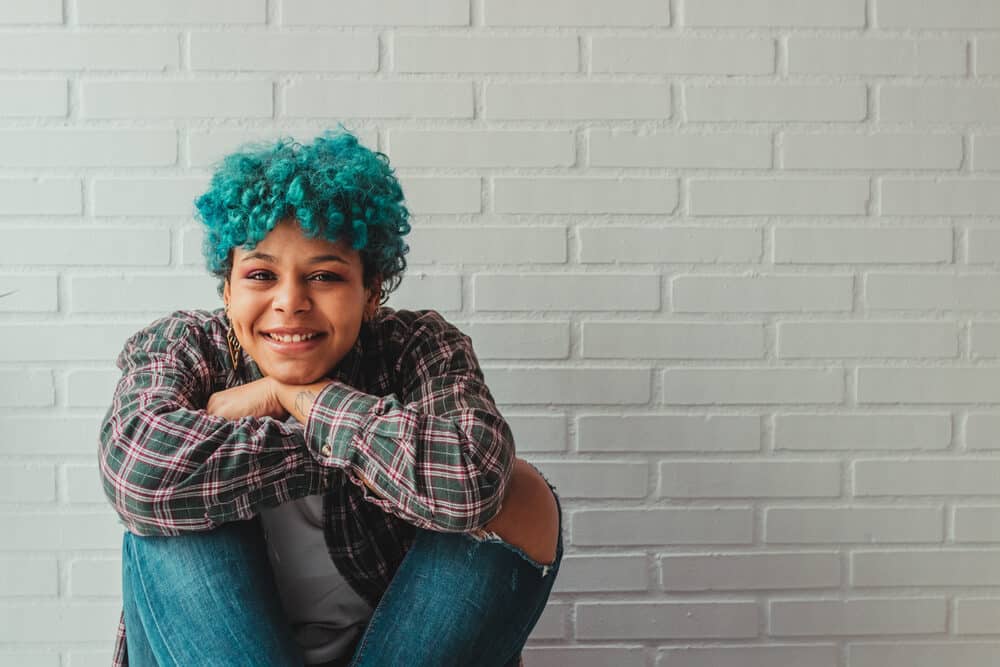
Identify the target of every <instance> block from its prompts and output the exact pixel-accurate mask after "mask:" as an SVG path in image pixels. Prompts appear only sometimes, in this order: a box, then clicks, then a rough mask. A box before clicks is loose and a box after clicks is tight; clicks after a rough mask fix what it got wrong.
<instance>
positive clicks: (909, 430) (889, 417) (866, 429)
mask: <svg viewBox="0 0 1000 667" xmlns="http://www.w3.org/2000/svg"><path fill="white" fill-rule="evenodd" d="M950 445H951V415H950V414H949V413H939V414H924V413H921V414H912V413H898V414H837V415H829V414H818V413H817V414H791V415H789V414H785V415H776V416H775V418H774V448H775V449H790V450H803V451H829V450H837V451H846V450H852V449H885V450H893V451H899V450H909V449H917V450H919V449H926V450H935V449H947V448H948V447H949V446H950Z"/></svg>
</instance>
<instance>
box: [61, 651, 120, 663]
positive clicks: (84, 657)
mask: <svg viewBox="0 0 1000 667" xmlns="http://www.w3.org/2000/svg"><path fill="white" fill-rule="evenodd" d="M112 660H113V656H112V649H111V648H107V649H105V650H102V651H86V650H82V649H81V650H74V651H69V667H104V666H105V665H107V664H110V663H111V662H112Z"/></svg>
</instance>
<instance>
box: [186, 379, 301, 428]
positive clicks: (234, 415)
mask: <svg viewBox="0 0 1000 667" xmlns="http://www.w3.org/2000/svg"><path fill="white" fill-rule="evenodd" d="M205 411H206V412H208V414H210V415H215V416H217V417H224V418H226V419H230V420H233V421H236V420H238V419H241V418H243V417H274V418H275V419H282V420H284V419H287V418H288V411H287V410H285V408H284V407H283V406H282V405H281V401H279V400H278V382H277V381H276V380H274V379H272V378H271V377H269V376H265V377H262V378H261V379H259V380H254V381H253V382H249V383H247V384H243V385H240V386H239V387H233V388H232V389H226V390H225V391H217V392H215V393H214V394H212V395H211V396H209V397H208V405H207V406H205Z"/></svg>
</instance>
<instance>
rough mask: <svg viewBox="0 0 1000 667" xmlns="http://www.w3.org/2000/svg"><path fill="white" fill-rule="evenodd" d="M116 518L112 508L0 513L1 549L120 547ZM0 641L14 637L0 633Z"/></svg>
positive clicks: (46, 549) (5, 625) (0, 626)
mask: <svg viewBox="0 0 1000 667" xmlns="http://www.w3.org/2000/svg"><path fill="white" fill-rule="evenodd" d="M116 519H117V517H115V515H114V514H113V513H112V512H111V510H106V511H104V512H101V513H100V514H95V513H90V514H81V513H79V512H75V513H73V514H67V513H60V514H53V513H44V514H43V513H36V512H32V513H30V514H26V513H24V512H20V513H18V514H8V513H4V514H0V528H3V534H4V537H5V539H4V541H3V542H0V552H6V551H12V552H13V551H68V550H73V551H78V550H85V549H120V548H121V540H122V528H121V526H120V525H118V523H117V521H116ZM2 615H3V612H0V616H2ZM115 618H116V619H117V616H116V617H115ZM116 622H117V621H116ZM3 627H8V628H9V625H8V624H7V623H5V622H2V621H0V628H3ZM111 627H114V626H111ZM0 633H2V630H0ZM49 639H52V637H51V636H50V637H49ZM85 639H88V640H89V639H92V637H86V638H85ZM24 640H25V637H19V638H17V641H24ZM0 641H14V640H13V639H10V638H8V637H0Z"/></svg>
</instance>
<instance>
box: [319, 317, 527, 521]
mask: <svg viewBox="0 0 1000 667" xmlns="http://www.w3.org/2000/svg"><path fill="white" fill-rule="evenodd" d="M423 312H424V314H423V315H421V316H420V317H418V318H417V319H416V320H415V321H414V323H413V325H412V326H413V329H412V331H410V332H409V333H408V336H407V338H408V340H407V343H406V344H405V345H404V346H403V349H402V351H401V353H400V357H399V361H398V363H397V365H396V368H395V370H396V372H397V373H399V374H400V378H401V382H400V383H399V386H401V387H402V395H400V396H398V397H397V396H396V395H395V394H390V395H388V396H384V397H379V396H374V395H371V394H366V393H364V392H360V391H357V390H356V389H354V388H352V387H350V386H348V385H346V384H344V383H341V382H337V381H334V382H333V383H331V384H329V385H327V386H326V387H324V388H323V390H322V391H321V392H320V393H319V395H318V396H317V397H316V400H315V402H314V403H313V406H312V409H311V410H310V412H309V418H308V420H307V423H306V432H305V435H306V443H307V446H308V447H309V449H310V451H311V452H312V454H313V455H314V456H315V457H316V460H317V461H318V462H319V463H320V464H321V465H323V466H328V467H334V468H342V469H343V470H344V472H345V473H346V475H347V477H348V478H349V479H350V480H351V481H352V482H354V483H355V484H357V485H358V486H361V487H362V490H363V492H364V495H365V497H366V499H367V500H369V501H370V502H372V503H374V504H376V505H378V506H379V507H381V508H382V509H383V510H384V511H386V512H389V513H392V514H395V515H396V516H398V517H400V518H402V519H404V520H405V521H407V522H409V523H412V524H414V525H416V526H418V527H420V528H425V529H428V530H436V531H440V532H469V531H472V530H475V529H477V528H481V527H482V526H483V525H485V524H486V523H488V522H489V520H490V519H491V518H492V517H493V516H494V515H495V514H496V513H497V512H498V511H499V509H500V504H501V501H502V499H503V494H504V492H505V490H506V487H507V483H508V481H509V479H510V475H511V472H512V466H513V463H514V439H513V436H512V434H511V431H510V427H509V426H508V424H507V422H506V420H504V418H503V416H501V414H500V412H499V410H498V409H497V407H496V404H495V402H494V400H493V397H492V395H491V394H490V391H489V389H488V388H487V387H486V383H485V382H484V380H483V374H482V371H481V369H480V368H479V362H478V360H477V359H476V355H475V353H474V352H473V349H472V341H471V340H470V339H469V337H468V336H466V335H465V334H463V333H462V332H461V331H460V330H459V329H457V328H456V327H455V326H454V325H452V324H450V323H448V322H446V321H445V320H444V318H442V317H441V315H439V314H438V313H437V312H436V311H433V310H430V311H423Z"/></svg>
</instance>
